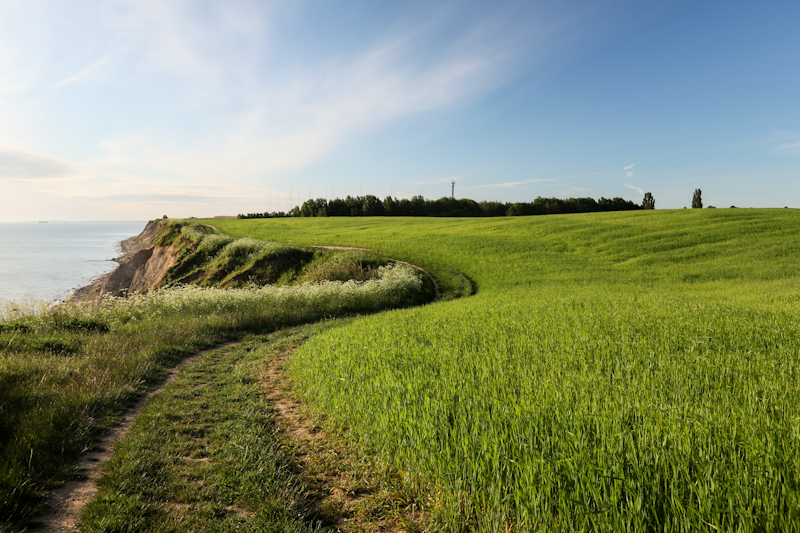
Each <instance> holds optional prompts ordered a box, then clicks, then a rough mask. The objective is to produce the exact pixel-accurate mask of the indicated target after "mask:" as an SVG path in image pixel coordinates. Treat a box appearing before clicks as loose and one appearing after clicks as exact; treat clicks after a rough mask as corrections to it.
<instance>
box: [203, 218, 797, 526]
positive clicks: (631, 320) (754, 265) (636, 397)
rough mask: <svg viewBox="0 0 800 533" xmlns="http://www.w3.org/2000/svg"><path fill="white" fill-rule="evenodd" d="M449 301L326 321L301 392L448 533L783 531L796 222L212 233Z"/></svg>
mask: <svg viewBox="0 0 800 533" xmlns="http://www.w3.org/2000/svg"><path fill="white" fill-rule="evenodd" d="M211 223H213V224H214V225H215V226H217V227H218V228H219V229H220V230H222V231H223V232H226V233H228V234H230V235H233V236H251V237H256V238H259V239H264V240H269V241H278V242H292V243H294V244H327V245H350V246H362V247H367V248H371V249H373V250H375V251H378V252H381V253H385V254H387V255H389V256H391V257H393V258H397V259H403V260H407V261H411V262H412V263H415V264H418V265H421V266H423V267H426V268H428V269H429V270H430V271H431V272H433V273H434V275H436V276H437V277H439V278H440V280H441V281H442V282H443V287H444V289H445V291H446V294H447V295H449V296H450V297H452V296H455V295H458V294H464V293H468V292H469V284H468V283H467V282H466V281H465V279H464V278H463V277H461V276H459V274H458V272H461V273H463V274H465V275H466V276H468V277H469V279H470V280H472V281H473V282H474V283H475V285H476V286H477V289H478V292H477V294H476V295H474V296H471V297H468V298H461V299H454V300H450V301H443V302H439V303H435V304H433V305H429V306H425V307H419V308H413V309H405V310H398V311H391V312H386V313H383V314H380V315H373V316H369V317H366V318H362V319H359V320H355V321H352V322H349V323H347V324H346V325H344V326H342V327H338V328H333V329H330V330H327V331H325V332H323V333H321V334H320V335H318V336H316V337H314V338H313V339H311V340H310V341H309V342H307V343H306V344H305V345H304V346H303V348H302V349H300V350H299V351H298V352H297V354H296V355H295V356H294V358H293V360H292V364H291V368H290V372H291V375H292V378H293V380H294V382H295V386H296V388H297V390H298V393H299V394H301V395H302V397H303V398H305V400H306V401H307V402H309V403H310V404H311V405H312V406H313V407H314V408H315V409H317V410H318V411H319V412H321V413H324V415H325V416H326V417H327V419H328V423H329V424H331V425H333V426H338V427H340V428H342V429H343V430H344V431H347V432H348V433H349V435H351V438H352V439H353V442H355V443H357V444H358V446H360V447H362V449H363V450H365V451H367V452H369V453H373V454H376V455H377V456H379V457H381V458H383V460H384V461H385V462H386V463H387V464H392V465H393V466H394V467H395V468H397V469H399V470H400V471H402V472H405V473H406V483H407V484H408V485H409V486H412V487H414V488H415V490H416V491H417V492H418V493H419V494H422V495H424V499H425V501H426V505H427V506H428V508H429V509H430V510H431V511H432V512H433V515H434V516H433V520H434V523H435V524H437V526H436V527H439V528H441V529H444V530H447V531H463V530H475V531H508V530H518V531H538V530H541V531H551V530H555V531H575V530H599V531H651V530H670V531H698V530H701V531H706V530H720V531H789V530H798V529H800V383H799V381H798V378H800V307H799V306H798V303H799V302H800V288H798V281H800V277H799V276H798V273H799V272H800V239H798V237H797V235H798V230H800V213H799V212H796V211H794V210H751V209H726V210H722V209H717V210H685V211H684V210H681V211H650V212H630V213H604V214H585V215H562V216H547V217H515V218H497V219H419V218H407V219H406V218H374V219H371V218H358V219H336V218H324V219H271V220H242V221H236V220H214V221H213V222H211Z"/></svg>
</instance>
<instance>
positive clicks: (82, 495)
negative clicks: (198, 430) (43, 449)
mask: <svg viewBox="0 0 800 533" xmlns="http://www.w3.org/2000/svg"><path fill="white" fill-rule="evenodd" d="M211 227H213V226H211ZM214 229H216V228H214ZM313 248H324V249H327V250H365V251H371V250H368V249H367V248H357V247H347V246H313ZM372 253H374V252H372ZM378 255H381V254H378ZM390 259H391V258H390ZM391 261H394V262H396V263H402V264H404V265H408V266H410V267H412V268H415V269H417V270H419V271H420V272H422V273H423V274H425V275H426V276H428V279H430V280H431V283H433V287H434V291H435V294H436V297H435V299H434V300H433V301H436V300H439V299H440V298H441V296H442V295H441V291H440V289H439V284H438V283H437V282H436V279H435V278H434V277H433V276H432V275H431V274H430V273H429V272H428V271H426V270H424V269H423V268H421V267H419V266H417V265H412V264H411V263H408V262H406V261H399V260H397V259H391ZM236 344H238V342H226V343H222V344H219V345H217V346H214V347H213V348H209V349H206V350H203V351H200V352H197V353H196V354H194V355H191V356H189V357H187V358H186V359H184V360H182V361H181V362H180V363H178V364H177V365H176V366H175V367H173V368H172V369H171V370H170V371H169V374H168V375H167V377H166V378H165V379H164V380H163V381H162V382H161V383H160V384H159V385H158V386H156V387H155V388H154V389H153V390H151V391H150V392H148V393H147V394H145V395H144V396H142V397H141V398H140V399H139V400H137V401H136V403H135V404H134V405H133V406H131V407H130V408H129V409H128V411H127V412H126V413H124V414H123V416H122V420H121V421H120V423H119V424H118V425H117V426H115V427H114V429H112V430H111V431H110V432H109V433H108V434H107V435H105V436H104V437H103V438H101V439H100V441H99V442H97V443H96V444H95V446H94V447H93V448H92V449H90V450H88V451H87V452H85V453H84V454H83V455H82V456H81V457H80V458H79V460H78V463H77V467H78V469H79V470H80V471H81V472H83V474H84V476H85V477H83V478H81V479H75V480H70V481H68V482H66V483H65V484H64V485H62V486H61V487H58V488H56V489H53V490H52V491H51V492H50V496H49V498H48V502H47V507H48V510H47V511H46V512H45V514H44V515H42V516H41V517H40V524H41V525H40V526H39V527H38V528H37V529H36V531H39V532H42V533H72V532H77V531H79V529H78V519H79V518H80V514H81V512H82V511H83V508H84V506H86V504H87V503H89V502H90V501H91V500H92V499H93V498H94V497H95V495H96V494H97V491H98V487H97V481H98V480H99V479H100V477H101V476H102V469H103V465H104V464H105V462H106V461H107V460H108V459H109V458H110V457H111V454H112V447H113V444H114V443H115V442H116V441H118V440H120V439H122V438H123V437H124V436H125V435H126V434H127V433H128V431H129V430H130V428H131V426H132V425H133V422H134V421H135V420H136V418H137V417H138V416H139V413H140V412H141V410H142V408H143V407H144V406H145V405H146V404H147V403H148V402H149V401H150V400H151V399H152V398H153V397H154V396H155V395H156V394H158V393H159V392H161V391H162V390H163V389H164V388H165V387H166V386H167V385H169V384H170V383H172V382H173V381H175V379H176V378H177V376H178V373H179V372H180V371H181V370H182V369H183V368H184V367H186V366H187V365H190V364H192V363H193V362H195V361H196V360H198V359H199V358H201V357H203V356H204V355H206V354H208V353H210V352H212V351H216V350H219V349H223V348H225V347H227V346H234V345H236ZM288 355H289V354H286V355H285V356H284V357H283V358H280V359H279V360H278V361H276V362H274V363H273V364H272V365H270V368H269V371H268V374H267V376H266V377H268V378H270V381H272V380H277V381H279V380H278V376H277V369H278V368H280V367H281V366H282V363H285V361H286V358H287V357H288ZM270 396H271V399H272V400H273V402H274V403H275V405H276V409H277V411H278V414H279V417H280V418H281V419H282V420H283V421H284V424H285V425H288V426H290V427H289V428H287V429H288V430H289V432H290V433H293V434H294V435H295V437H297V436H298V433H304V432H305V429H303V428H302V424H301V423H300V421H299V420H298V419H297V417H296V416H293V413H294V412H295V411H296V410H297V408H298V405H297V404H296V403H293V402H292V401H291V400H289V399H288V396H286V395H285V394H277V395H276V393H275V392H274V391H273V392H272V393H271V394H270ZM287 422H288V423H287ZM307 438H309V437H308V435H304V440H305V439H307ZM312 440H313V439H312ZM340 525H341V524H340ZM390 529H392V528H390Z"/></svg>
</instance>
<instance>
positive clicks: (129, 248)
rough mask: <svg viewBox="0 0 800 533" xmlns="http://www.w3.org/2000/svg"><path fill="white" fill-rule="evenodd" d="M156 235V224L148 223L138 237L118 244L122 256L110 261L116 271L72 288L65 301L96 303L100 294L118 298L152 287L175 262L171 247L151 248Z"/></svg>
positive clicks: (154, 222) (153, 245)
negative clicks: (113, 263) (115, 264)
mask: <svg viewBox="0 0 800 533" xmlns="http://www.w3.org/2000/svg"><path fill="white" fill-rule="evenodd" d="M157 236H158V222H157V221H150V222H148V223H147V225H146V226H145V228H144V229H143V230H142V232H141V233H140V234H138V235H135V236H133V237H129V238H127V239H124V240H123V241H120V243H119V249H120V252H121V253H122V255H120V256H119V257H115V258H114V259H112V261H114V262H115V263H117V266H116V268H114V269H113V270H112V271H111V272H107V273H105V274H101V275H100V276H97V277H96V278H94V279H93V280H92V281H91V282H90V283H89V284H88V285H85V286H83V287H79V288H77V289H75V291H73V293H72V294H71V295H70V296H69V297H68V298H67V300H73V301H97V300H99V299H100V298H102V297H103V296H104V295H111V296H121V295H122V294H125V293H128V292H136V291H141V292H146V291H147V290H149V289H152V288H154V287H155V286H156V285H157V284H158V283H159V282H160V281H161V279H162V278H163V275H164V272H166V271H167V269H169V267H171V266H172V265H173V264H174V263H175V259H174V254H173V249H174V247H172V246H157V245H155V244H154V241H155V238H156V237H157Z"/></svg>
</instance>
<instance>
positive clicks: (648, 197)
mask: <svg viewBox="0 0 800 533" xmlns="http://www.w3.org/2000/svg"><path fill="white" fill-rule="evenodd" d="M655 208H656V199H655V198H653V195H652V194H650V193H649V192H646V193H644V198H643V199H642V209H655Z"/></svg>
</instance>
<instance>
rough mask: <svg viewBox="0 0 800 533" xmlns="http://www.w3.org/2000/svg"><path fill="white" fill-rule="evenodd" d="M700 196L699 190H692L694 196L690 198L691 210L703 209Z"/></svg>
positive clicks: (701, 192)
mask: <svg viewBox="0 0 800 533" xmlns="http://www.w3.org/2000/svg"><path fill="white" fill-rule="evenodd" d="M702 194H703V191H701V190H700V189H695V190H694V196H693V197H692V209H703V199H702V198H701V195H702Z"/></svg>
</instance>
